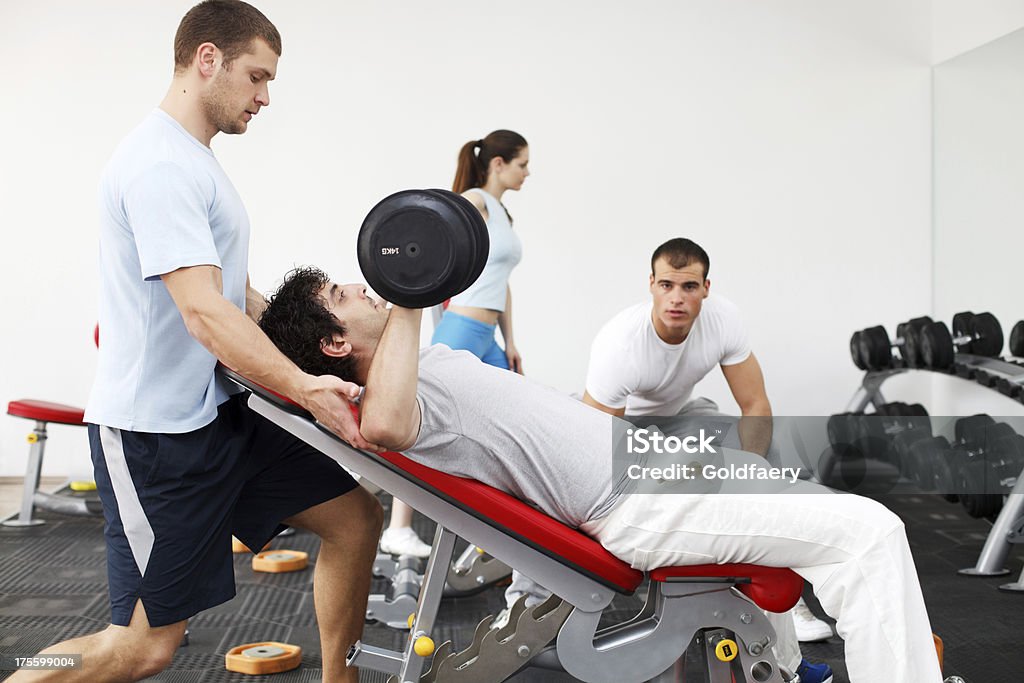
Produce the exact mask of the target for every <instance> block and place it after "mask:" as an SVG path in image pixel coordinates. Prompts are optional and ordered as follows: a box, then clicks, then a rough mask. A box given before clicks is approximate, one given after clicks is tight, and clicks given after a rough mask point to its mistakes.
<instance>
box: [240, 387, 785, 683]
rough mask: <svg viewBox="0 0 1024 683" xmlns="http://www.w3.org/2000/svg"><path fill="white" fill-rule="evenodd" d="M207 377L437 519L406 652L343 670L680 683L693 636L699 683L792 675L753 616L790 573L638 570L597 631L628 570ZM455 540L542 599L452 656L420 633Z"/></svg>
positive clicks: (778, 602) (773, 602)
mask: <svg viewBox="0 0 1024 683" xmlns="http://www.w3.org/2000/svg"><path fill="white" fill-rule="evenodd" d="M221 372H223V373H224V375H225V376H227V377H228V378H229V379H231V380H233V381H234V382H236V383H237V384H239V385H241V386H242V387H244V388H246V389H248V390H249V391H250V392H251V396H250V397H249V407H250V408H251V409H252V410H254V411H256V412H257V413H259V414H260V415H263V416H264V417H265V418H267V419H268V420H270V421H271V422H273V423H275V424H277V425H278V426H280V427H282V428H283V429H286V430H287V431H289V432H291V433H292V434H294V435H295V436H297V437H298V438H300V439H302V440H303V441H305V442H306V443H309V444H310V445H312V446H313V447H315V448H317V449H319V450H320V451H322V452H323V453H325V454H327V455H329V456H330V457H332V458H333V459H335V460H336V461H337V462H338V463H340V464H341V465H343V466H344V467H345V468H347V469H349V470H351V471H352V472H354V473H357V474H358V475H359V476H360V477H363V478H365V479H367V480H368V481H371V482H373V483H374V484H375V485H377V486H379V487H381V488H382V489H384V490H385V491H388V492H389V493H391V494H392V495H394V496H396V497H398V498H401V499H402V500H404V501H406V502H407V503H409V504H410V505H411V506H412V507H413V508H414V509H416V510H417V511H419V512H420V513H421V514H423V515H426V516H427V517H429V518H430V519H433V520H434V521H436V522H437V532H436V535H435V538H434V542H433V550H432V553H431V555H430V558H429V559H428V560H427V568H426V571H425V573H424V575H423V581H422V585H421V587H420V592H419V598H418V604H417V609H416V612H415V613H414V614H412V615H410V617H409V620H410V624H409V625H410V633H411V637H410V638H409V642H408V645H407V646H406V648H405V649H404V651H401V652H399V651H394V650H387V649H384V648H378V647H372V646H368V645H365V644H362V643H356V645H355V646H353V648H352V650H351V651H350V652H349V655H348V657H347V661H348V663H349V664H350V665H354V666H359V667H362V668H367V669H372V670H376V671H381V672H385V673H387V674H391V675H392V677H391V679H390V681H392V682H393V683H440V682H446V683H456V682H457V683H469V682H470V681H479V682H481V683H482V682H484V681H501V680H505V679H506V678H508V677H509V676H511V675H512V674H514V673H515V672H516V671H518V670H520V669H522V668H524V667H527V666H537V667H542V668H547V669H557V670H564V671H565V672H567V673H569V674H570V675H572V676H574V677H576V678H578V679H580V680H583V681H587V682H588V683H628V682H636V683H640V682H642V681H658V682H659V683H661V682H663V681H665V682H667V681H677V680H684V679H683V678H681V677H680V676H681V675H682V674H681V672H682V669H683V668H684V666H685V651H686V649H687V647H688V646H689V644H690V643H691V642H692V641H693V640H694V639H697V641H698V643H699V644H700V646H701V653H702V659H703V662H702V667H703V670H704V675H705V680H707V681H709V682H710V683H733V682H734V681H735V683H768V682H771V683H787V682H789V681H792V680H794V679H795V677H794V675H793V674H792V673H790V672H787V671H784V670H782V669H781V668H780V667H779V665H778V663H777V662H776V661H775V658H774V655H773V653H772V650H771V646H772V645H774V643H775V632H774V630H773V629H772V627H771V626H770V624H769V623H768V621H767V619H766V617H765V616H764V614H763V613H762V611H761V609H765V610H769V611H772V612H785V611H787V610H789V609H790V608H791V607H792V606H793V605H794V604H796V601H797V599H798V598H799V597H800V592H801V589H802V586H803V579H802V578H801V577H800V576H798V575H797V574H796V573H794V572H793V571H791V570H789V569H784V568H773V567H760V566H754V565H743V564H729V565H698V566H687V567H663V568H659V569H656V570H654V571H652V572H650V573H649V574H648V575H647V576H646V578H648V579H649V584H648V589H647V599H646V603H645V605H644V606H643V608H642V609H641V611H640V612H639V613H638V614H636V615H635V616H634V617H633V618H631V619H629V620H627V621H624V622H621V623H617V624H614V625H612V626H609V627H606V628H603V629H600V630H599V629H598V622H599V621H600V619H601V616H602V612H603V611H604V610H605V608H607V607H608V606H609V605H610V604H611V602H612V599H613V597H614V596H615V594H616V593H618V594H623V595H632V594H633V593H634V592H636V591H637V590H638V589H639V588H640V587H641V584H642V583H643V581H644V578H645V575H644V574H643V573H642V572H640V571H637V570H635V569H633V568H632V567H630V566H629V565H628V564H626V563H625V562H623V561H621V560H619V559H618V558H616V557H615V556H613V555H612V554H611V553H609V552H608V551H607V550H605V549H604V548H603V547H602V546H601V545H600V544H599V543H597V542H596V541H595V540H593V539H592V538H590V537H588V536H586V535H584V534H582V533H580V532H579V531H576V530H574V529H571V528H569V527H567V526H565V525H564V524H562V523H561V522H558V521H557V520H555V519H552V518H551V517H548V516H547V515H545V514H544V513H543V512H541V511H539V510H536V509H535V508H532V507H530V506H529V505H527V504H525V503H523V502H522V501H520V500H518V499H516V498H514V497H512V496H510V495H508V494H506V493H504V492H502V491H498V490H497V489H494V488H492V487H490V486H487V485H485V484H482V483H480V482H477V481H473V480H469V479H464V478H461V477H456V476H452V475H449V474H446V473H443V472H440V471H437V470H434V469H431V468H429V467H427V466H425V465H422V464H420V463H417V462H415V461H413V460H410V459H408V458H406V457H405V456H403V455H401V454H399V453H393V452H385V453H370V452H366V451H362V450H359V449H356V448H353V447H352V446H350V445H349V444H347V443H346V442H344V441H342V440H341V439H340V438H339V437H338V436H336V435H335V434H333V433H332V432H330V431H328V430H327V429H326V428H324V427H322V426H321V425H319V424H318V423H316V422H315V421H314V420H313V419H312V418H311V416H310V415H309V414H308V413H307V412H306V411H305V410H303V409H302V408H300V407H299V406H297V405H295V404H294V403H292V402H291V401H289V400H288V399H286V398H283V397H281V396H279V395H277V394H275V393H274V392H271V391H269V390H267V389H265V388H263V387H261V386H259V385H256V384H254V383H253V382H250V381H249V380H247V379H245V378H244V377H241V376H240V375H238V374H237V373H234V372H233V371H231V370H228V369H226V368H221ZM457 537H462V538H464V539H466V540H467V541H469V542H470V543H473V544H475V545H477V546H479V547H482V548H486V550H487V552H488V553H489V554H490V555H493V556H494V557H496V558H498V559H499V560H501V561H502V562H504V563H506V564H508V565H509V566H512V567H515V568H516V569H519V570H520V571H522V572H523V573H524V574H526V575H527V576H530V577H531V578H532V579H534V580H535V581H537V582H538V583H540V584H541V585H543V586H545V587H546V588H548V589H549V590H550V591H551V592H552V593H553V594H554V595H553V596H552V598H550V599H549V600H548V601H546V602H544V603H542V604H541V605H537V606H535V607H532V608H529V609H527V608H525V607H523V606H522V604H517V605H516V607H514V608H513V610H512V614H511V618H510V620H509V624H508V626H506V627H504V628H502V629H497V630H491V629H490V628H489V624H490V620H489V619H487V620H485V621H484V622H483V623H481V624H480V625H479V626H478V628H477V631H476V635H475V637H474V639H473V644H472V645H471V646H470V647H469V648H467V650H465V651H463V652H457V653H453V652H451V645H450V643H445V644H444V645H442V646H441V647H439V648H435V646H434V643H433V641H432V640H431V639H430V633H431V631H432V630H433V628H434V624H435V621H436V618H437V612H438V607H439V604H440V601H441V597H442V595H443V593H444V586H445V580H446V577H447V575H448V567H449V566H450V564H451V561H452V556H453V553H454V549H455V541H456V538H457ZM759 608H761V609H759ZM435 650H436V651H435ZM431 655H433V660H432V663H431V665H430V668H429V670H426V669H427V660H428V658H430V657H431Z"/></svg>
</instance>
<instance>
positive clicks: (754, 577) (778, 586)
mask: <svg viewBox="0 0 1024 683" xmlns="http://www.w3.org/2000/svg"><path fill="white" fill-rule="evenodd" d="M700 576H727V577H742V578H747V579H750V583H741V584H739V585H737V586H736V588H738V589H739V590H740V592H741V593H743V594H744V595H746V596H747V597H748V598H750V599H751V600H753V601H754V602H755V603H756V604H757V605H758V606H759V607H760V608H761V609H766V610H768V611H769V612H778V613H782V612H788V611H789V610H791V609H792V608H793V605H795V604H796V601H797V600H799V599H800V593H801V591H803V587H804V580H803V577H801V576H800V575H799V574H797V573H796V572H794V571H793V570H792V569H785V568H782V567H762V566H761V565H757V564H701V565H694V566H692V567H661V568H660V569H655V570H652V571H651V581H668V580H669V579H671V578H672V577H700Z"/></svg>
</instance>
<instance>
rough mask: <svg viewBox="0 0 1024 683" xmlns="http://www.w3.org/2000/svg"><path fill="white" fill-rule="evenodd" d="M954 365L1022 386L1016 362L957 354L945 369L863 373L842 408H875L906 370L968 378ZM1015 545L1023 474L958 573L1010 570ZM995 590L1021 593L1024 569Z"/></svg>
mask: <svg viewBox="0 0 1024 683" xmlns="http://www.w3.org/2000/svg"><path fill="white" fill-rule="evenodd" d="M958 367H959V368H961V369H962V368H967V369H969V370H973V371H974V372H975V373H977V372H978V371H979V370H980V371H984V372H985V373H988V374H989V376H991V375H995V376H997V377H998V376H1002V377H1003V378H1005V379H1008V380H1009V381H1010V383H1011V384H1021V385H1024V366H1022V365H1020V364H1018V363H1015V362H1010V361H1005V360H1001V359H998V358H987V357H984V356H974V355H971V354H957V362H956V365H955V366H954V369H951V370H949V371H943V370H927V369H926V368H892V369H889V370H879V371H874V372H867V373H865V374H864V379H863V381H862V382H861V386H860V387H858V389H857V391H856V392H855V393H854V395H853V397H852V398H851V399H850V402H849V404H848V405H847V408H846V409H847V411H849V412H863V411H864V409H865V408H867V407H868V406H869V405H870V406H872V407H874V408H875V409H876V410H877V409H878V407H879V406H882V405H884V404H885V403H886V400H885V397H884V396H883V395H882V390H881V387H882V384H884V383H885V381H886V380H888V379H889V378H890V377H894V376H896V375H899V374H902V373H904V372H907V371H908V370H910V369H918V370H924V371H928V372H940V373H942V374H949V375H953V376H960V377H961V379H965V380H968V379H969V378H968V377H963V376H962V375H961V374H959V373H957V372H956V370H955V368H958ZM982 386H985V387H987V388H989V389H992V390H993V391H996V392H998V393H999V394H1000V395H1001V396H1008V395H1009V394H1007V393H1006V392H1004V391H1000V390H998V389H996V388H995V386H993V385H991V384H984V383H983V384H982ZM1014 398H1016V400H1018V401H1020V402H1021V403H1024V393H1018V394H1017V395H1016V396H1014ZM1015 544H1024V474H1022V475H1021V476H1018V477H1017V483H1016V485H1015V486H1014V487H1013V490H1012V491H1011V492H1010V493H1009V494H1007V499H1006V503H1005V504H1004V505H1003V509H1002V510H1001V511H1000V513H999V516H998V517H996V521H995V522H994V523H993V525H992V529H991V531H989V533H988V537H987V538H986V539H985V545H984V546H983V547H982V549H981V553H980V554H979V555H978V561H977V562H976V563H975V565H974V566H973V567H968V568H966V569H961V570H960V571H959V572H958V573H959V574H961V575H962V576H986V577H988V576H1005V575H1007V574H1009V573H1010V570H1009V569H1007V568H1006V567H1005V564H1006V558H1007V556H1008V555H1009V554H1010V547H1011V546H1012V545H1015ZM999 590H1001V591H1004V592H1008V593H1024V570H1022V571H1021V575H1020V578H1018V579H1017V581H1016V582H1014V583H1006V584H1003V585H1001V586H999Z"/></svg>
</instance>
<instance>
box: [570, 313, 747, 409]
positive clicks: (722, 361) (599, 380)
mask: <svg viewBox="0 0 1024 683" xmlns="http://www.w3.org/2000/svg"><path fill="white" fill-rule="evenodd" d="M651 311H652V304H651V303H650V302H645V303H642V304H637V305H636V306H631V307H629V308H627V309H626V310H624V311H622V312H621V313H619V314H618V315H616V316H615V317H614V318H612V319H611V320H609V321H608V322H607V323H605V326H604V327H602V328H601V331H600V332H598V333H597V336H596V337H595V338H594V343H593V344H592V345H591V347H590V365H589V366H588V368H587V393H588V394H590V396H591V397H592V398H593V399H594V400H596V401H597V402H599V403H602V404H603V405H606V406H608V407H609V408H615V409H618V408H623V407H624V408H625V409H626V414H627V415H675V414H676V413H678V412H679V409H680V408H682V407H683V405H685V404H686V402H687V401H689V400H690V397H691V395H692V394H693V388H694V386H695V385H696V384H697V382H699V381H700V380H701V379H703V378H704V376H705V375H707V374H708V373H709V372H711V370H712V369H714V368H715V366H718V365H735V364H737V363H742V362H743V361H745V360H746V359H747V358H748V357H749V356H750V340H749V338H748V337H747V331H746V328H745V327H744V325H743V321H742V319H741V318H740V314H739V310H738V309H737V308H736V306H735V305H734V304H733V303H732V302H730V301H728V300H726V299H723V298H722V297H716V296H709V297H708V298H707V299H705V300H704V304H703V306H702V307H701V312H700V315H698V316H697V320H696V321H694V323H693V327H692V328H691V329H690V334H689V335H688V336H687V337H686V340H685V341H683V342H682V343H681V344H668V343H666V342H664V341H662V339H661V337H659V336H658V333H657V332H656V331H655V330H654V322H653V321H652V320H651Z"/></svg>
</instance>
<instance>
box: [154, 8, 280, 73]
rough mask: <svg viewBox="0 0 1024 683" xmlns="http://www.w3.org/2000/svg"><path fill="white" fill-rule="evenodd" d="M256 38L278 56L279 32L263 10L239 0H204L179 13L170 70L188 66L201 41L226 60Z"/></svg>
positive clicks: (237, 54) (245, 48)
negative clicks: (183, 12) (218, 51)
mask: <svg viewBox="0 0 1024 683" xmlns="http://www.w3.org/2000/svg"><path fill="white" fill-rule="evenodd" d="M256 38H261V39H262V40H264V41H265V42H266V43H267V45H268V46H270V49H271V50H273V51H274V53H275V54H276V55H277V56H278V57H280V56H281V34H280V33H278V31H277V27H276V26H274V25H273V24H272V23H271V22H270V20H269V19H267V18H266V17H265V16H264V15H263V12H260V11H259V10H258V9H256V8H255V7H253V6H252V5H250V4H248V3H245V2H242V0H204V1H203V2H201V3H199V4H198V5H196V6H195V7H193V8H192V9H190V10H189V11H188V13H187V14H186V15H185V16H184V17H182V19H181V23H180V24H178V32H177V33H176V34H175V35H174V70H175V72H180V71H182V70H184V69H186V68H188V66H189V64H191V63H192V60H193V59H194V58H195V55H196V50H197V49H198V48H199V46H200V45H202V44H203V43H213V44H214V45H216V46H217V47H218V48H219V49H220V51H221V52H223V53H224V61H225V63H227V64H230V63H231V62H232V61H234V59H235V58H236V57H238V56H239V55H241V54H244V53H246V52H247V51H248V50H249V45H250V44H251V43H252V41H253V40H254V39H256Z"/></svg>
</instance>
